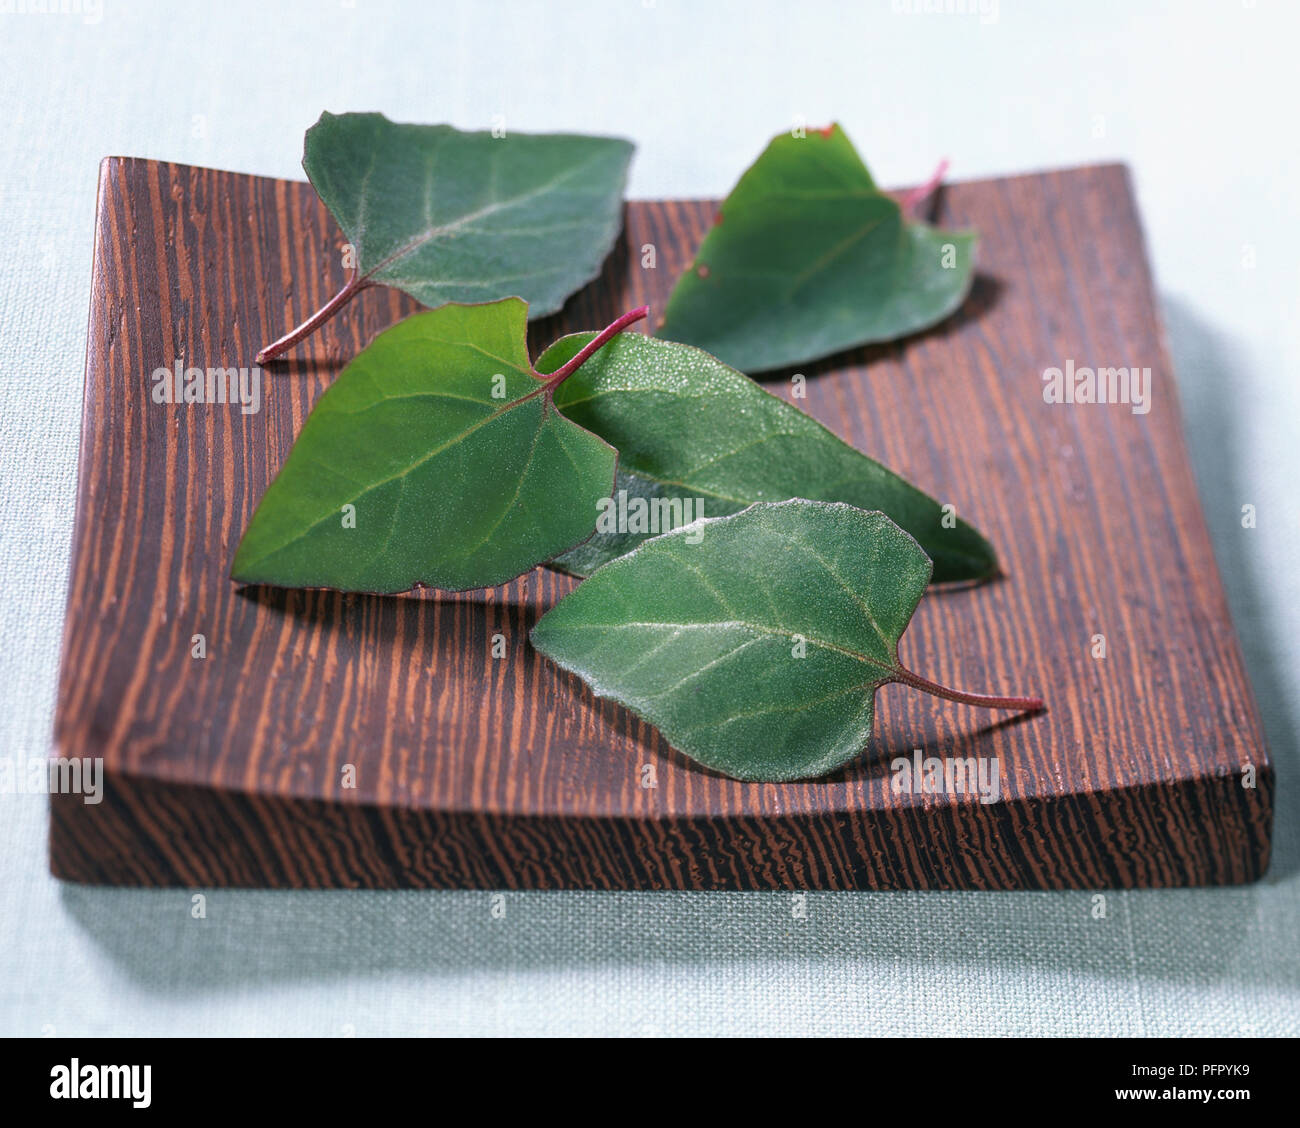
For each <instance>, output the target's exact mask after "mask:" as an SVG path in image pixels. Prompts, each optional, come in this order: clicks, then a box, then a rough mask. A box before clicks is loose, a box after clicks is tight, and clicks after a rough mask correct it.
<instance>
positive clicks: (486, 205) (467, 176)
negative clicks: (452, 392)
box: [258, 113, 633, 364]
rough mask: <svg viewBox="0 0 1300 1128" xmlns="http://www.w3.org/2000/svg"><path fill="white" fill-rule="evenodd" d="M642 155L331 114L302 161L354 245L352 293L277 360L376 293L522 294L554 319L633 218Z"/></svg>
mask: <svg viewBox="0 0 1300 1128" xmlns="http://www.w3.org/2000/svg"><path fill="white" fill-rule="evenodd" d="M632 150H633V146H632V144H631V142H629V141H623V140H621V139H619V138H614V137H585V136H580V135H577V134H564V133H550V134H542V133H539V134H528V133H506V134H504V135H502V136H496V137H494V136H493V135H492V134H491V133H487V132H485V133H463V132H461V131H460V130H458V129H453V128H452V127H451V126H449V125H406V124H399V123H396V122H391V121H389V120H388V119H387V118H386V117H384V115H383V114H330V113H324V114H321V117H320V120H319V121H318V122H317V123H316V124H315V125H313V126H312V127H311V128H310V129H309V130H308V131H307V138H306V143H305V145H304V151H303V159H302V165H303V168H304V169H305V170H306V172H307V176H308V178H309V179H310V180H311V182H312V185H313V186H314V187H315V189H316V191H317V193H318V194H319V196H320V198H321V199H322V200H323V201H324V203H325V206H326V207H328V208H329V210H330V213H331V214H332V215H333V216H334V218H335V220H337V221H338V225H339V226H340V227H341V228H342V229H343V233H344V235H345V236H346V237H347V240H348V242H349V243H350V244H351V246H352V252H353V256H354V260H355V271H354V273H353V275H352V277H351V279H350V280H349V281H348V283H347V285H346V286H345V287H344V288H343V290H342V291H341V292H340V293H339V294H338V295H337V296H336V297H334V298H333V299H332V300H331V301H330V302H329V303H327V304H326V305H325V306H324V307H323V308H322V309H321V310H319V311H318V312H317V313H316V314H314V315H313V316H312V317H311V318H309V319H308V320H307V321H306V322H304V323H303V324H302V325H301V326H299V327H298V328H297V329H295V330H293V331H292V332H291V333H289V334H287V335H286V336H285V337H282V338H281V339H280V340H279V341H276V342H275V343H274V344H272V345H268V346H267V347H266V348H265V349H263V350H262V351H261V353H259V354H258V363H259V364H263V363H266V362H267V361H268V360H272V359H274V358H275V357H277V356H279V355H280V354H281V353H283V352H285V351H286V350H287V349H288V348H290V347H291V346H292V345H294V344H296V343H297V342H298V341H300V340H302V339H303V338H304V337H306V336H307V335H309V334H310V333H311V332H313V331H314V330H315V329H317V328H318V327H319V326H320V325H322V324H323V323H324V322H325V321H327V320H329V318H330V317H332V316H333V315H334V314H335V313H336V312H337V311H338V309H339V308H341V307H342V306H343V305H344V304H346V302H347V301H348V300H350V299H351V298H352V297H353V296H354V295H355V294H356V293H358V292H359V291H361V290H362V289H364V288H366V287H367V286H371V285H375V284H381V285H385V286H394V287H396V288H397V289H399V290H403V291H405V292H406V293H408V294H410V295H411V296H412V297H413V298H415V299H416V300H417V301H420V302H422V303H423V304H424V305H427V306H440V305H443V304H445V303H448V302H484V301H492V300H494V299H497V298H503V297H507V296H509V295H517V296H519V297H521V298H523V299H524V301H526V302H528V303H529V316H531V317H541V316H543V315H545V314H550V313H554V312H555V311H556V310H558V309H559V308H560V306H562V305H563V304H564V300H565V299H566V298H567V297H568V296H569V295H570V294H572V293H573V292H574V291H576V290H578V289H579V288H581V287H582V286H583V285H584V284H585V283H587V282H589V281H591V280H592V279H593V278H595V277H596V275H597V274H599V273H600V265H601V263H602V262H603V261H604V259H605V256H606V255H608V254H609V252H610V249H611V248H612V247H613V245H614V241H615V239H616V238H617V237H618V233H619V230H620V229H621V227H622V223H623V199H622V197H623V187H624V184H625V182H626V180H627V167H628V162H629V161H630V160H631V158H632Z"/></svg>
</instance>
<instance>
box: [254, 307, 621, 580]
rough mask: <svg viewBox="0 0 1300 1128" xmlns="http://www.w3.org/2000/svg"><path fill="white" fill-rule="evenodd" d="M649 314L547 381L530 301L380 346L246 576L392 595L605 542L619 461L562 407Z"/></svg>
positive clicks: (334, 395)
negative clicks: (567, 387) (570, 390)
mask: <svg viewBox="0 0 1300 1128" xmlns="http://www.w3.org/2000/svg"><path fill="white" fill-rule="evenodd" d="M646 313H647V309H646V307H644V306H643V307H641V308H640V309H636V310H633V311H632V312H630V313H626V314H624V315H623V316H622V317H620V318H619V319H618V320H617V321H615V322H614V323H613V324H612V325H610V326H609V327H608V328H607V329H605V330H603V331H602V332H601V333H599V334H597V336H596V337H594V338H593V339H592V340H591V341H590V342H589V343H588V344H587V346H586V347H585V348H584V349H583V350H582V351H581V352H580V353H578V354H577V355H575V356H574V357H573V359H572V360H571V361H569V362H568V363H567V364H565V365H564V366H562V367H561V368H558V369H556V370H555V371H554V372H551V373H548V374H541V373H539V372H537V371H535V370H534V369H533V367H532V365H531V363H530V362H529V359H528V350H527V345H526V343H525V336H526V321H527V307H526V306H525V304H524V303H523V302H522V301H520V300H519V299H518V298H506V299H505V300H503V301H499V302H492V303H489V304H486V305H447V306H443V307H442V308H440V309H436V310H432V311H430V312H428V313H419V314H415V315H414V316H412V317H408V318H407V319H406V320H405V321H402V322H399V323H398V324H397V325H395V326H393V327H392V328H391V329H388V330H386V331H385V332H383V333H381V334H380V335H379V336H378V337H376V338H375V340H374V342H373V343H372V344H371V345H370V346H369V347H368V348H366V349H365V350H364V351H362V352H361V353H360V354H358V355H357V357H356V358H355V359H354V360H353V361H352V362H351V363H350V364H349V365H348V366H347V367H346V368H345V369H344V370H343V372H342V373H340V375H339V377H338V379H336V380H335V381H334V383H333V384H331V385H330V387H329V388H328V389H327V390H326V391H325V393H324V394H323V395H322V396H321V397H320V399H319V400H318V401H317V402H316V405H315V406H314V407H313V408H312V412H311V414H310V415H309V416H308V418H307V421H306V423H304V424H303V427H302V431H301V432H300V433H299V435H298V438H297V440H296V441H295V443H294V445H293V449H292V450H290V452H289V457H288V458H287V459H286V460H285V463H284V466H283V468H282V469H281V470H280V473H279V475H278V476H277V477H276V479H275V481H273V482H272V483H271V485H270V486H269V487H268V488H267V490H266V493H265V494H264V495H263V497H262V500H261V502H260V503H259V504H258V507H257V511H256V512H255V513H254V514H253V519H252V521H251V522H250V523H249V526H248V529H247V531H246V532H245V533H244V537H243V540H242V541H240V544H239V549H238V551H237V552H236V553H235V561H234V567H233V569H232V576H233V578H234V579H235V580H237V581H240V582H243V583H259V584H274V585H277V586H281V587H325V588H338V589H341V590H345V591H368V592H381V593H393V592H402V591H409V590H410V589H412V588H414V587H417V586H423V587H437V588H443V589H446V590H450V591H462V590H465V589H468V588H479V587H490V586H493V585H495V584H500V583H504V582H505V581H507V580H510V579H513V578H514V577H515V576H518V575H520V574H521V573H523V572H525V571H527V570H528V569H529V568H532V567H533V566H534V565H537V564H541V563H544V562H545V561H547V560H550V559H551V558H552V557H554V556H557V555H559V554H560V553H562V552H564V551H565V550H567V549H571V548H573V547H574V546H575V545H577V544H579V543H581V542H582V541H583V540H585V539H586V538H587V537H589V536H591V535H592V533H593V532H594V531H595V528H596V521H597V518H598V517H599V515H600V510H601V503H602V502H603V501H604V500H606V499H608V498H609V496H610V494H611V493H612V492H613V489H614V478H615V463H616V460H617V454H616V452H615V450H614V448H613V447H611V446H610V445H609V444H608V443H606V442H605V441H604V440H603V439H601V438H599V437H597V436H596V435H593V434H592V433H591V432H590V431H588V430H586V429H584V428H583V427H581V426H579V425H578V424H577V423H574V422H572V421H571V420H569V419H566V418H565V417H564V416H563V415H561V414H560V412H559V411H558V410H557V409H556V407H555V402H554V398H553V397H554V394H555V390H556V388H558V387H559V386H560V385H561V384H562V383H563V382H564V381H565V380H566V379H567V378H568V377H569V376H570V375H571V374H572V373H573V372H575V371H576V370H577V368H578V366H579V365H580V364H582V362H583V361H584V360H586V359H587V358H588V357H590V356H591V355H592V353H594V352H595V351H596V350H597V349H599V348H601V347H602V346H603V345H605V344H606V343H607V342H608V341H610V340H611V339H612V338H613V337H615V336H616V335H617V334H618V333H620V332H622V331H623V330H624V329H626V328H627V327H628V326H629V325H632V324H634V323H635V322H637V321H639V320H641V319H642V318H643V317H645V316H646Z"/></svg>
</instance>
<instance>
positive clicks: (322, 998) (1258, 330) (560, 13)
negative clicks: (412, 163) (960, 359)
mask: <svg viewBox="0 0 1300 1128" xmlns="http://www.w3.org/2000/svg"><path fill="white" fill-rule="evenodd" d="M850 7H851V8H852V9H853V11H852V12H849V11H847V9H849V8H850ZM940 7H942V5H940ZM44 8H52V9H54V11H38V10H33V9H44ZM925 8H926V5H925V4H924V2H923V0H914V2H911V0H879V2H877V3H874V4H861V5H852V6H850V5H843V4H832V3H804V4H801V5H798V6H797V10H796V9H793V8H788V7H786V6H784V5H776V4H771V5H764V4H759V3H755V2H753V0H750V2H748V3H705V4H701V3H688V2H687V0H616V2H609V0H604V2H596V0H593V2H591V3H570V4H556V5H552V6H543V5H538V4H524V3H520V4H491V3H464V4H436V3H435V4H430V3H411V4H409V5H401V4H396V3H382V2H380V0H354V2H351V3H349V2H346V0H345V2H343V3H339V2H337V0H335V2H333V3H321V4H318V5H310V4H299V3H292V4H291V3H276V4H267V3H264V2H260V0H255V2H242V0H241V2H223V3H219V4H216V3H214V4H198V3H186V4H170V5H168V4H162V3H157V4H155V3H128V2H127V0H102V3H98V2H96V0H46V2H45V3H42V2H41V0H0V248H3V250H4V252H5V257H4V267H3V270H0V542H2V543H0V756H9V757H16V758H21V757H28V756H43V755H45V754H46V753H47V751H48V749H49V741H50V728H51V719H52V715H53V708H54V699H55V678H56V670H57V663H58V654H59V641H60V632H61V628H62V618H63V601H64V595H65V584H66V575H67V563H68V545H69V538H70V534H71V526H72V512H73V497H74V485H75V467H76V455H77V447H78V431H79V422H80V406H81V382H82V369H83V355H84V348H85V321H86V311H87V308H88V301H89V283H90V260H91V238H92V231H93V216H94V205H95V181H96V170H97V165H98V161H99V159H100V158H101V157H103V156H104V155H106V154H109V153H114V154H125V155H132V156H145V157H155V158H162V159H168V160H176V161H183V162H189V163H194V164H205V165H211V166H215V167H220V168H227V169H234V170H239V171H245V172H255V173H261V174H265V175H272V176H300V175H301V173H300V170H299V167H298V156H299V154H300V152H301V140H302V132H303V130H304V129H305V128H306V126H308V125H309V124H310V123H311V122H312V121H314V120H315V118H316V117H317V115H318V114H319V113H320V111H321V110H322V109H325V108H328V109H331V110H335V111H342V110H347V109H378V110H383V111H385V112H386V113H388V114H389V116H391V117H394V118H397V119H399V120H414V121H443V120H446V121H451V122H453V123H455V124H457V125H460V126H462V127H467V128H484V127H487V126H489V125H491V124H492V123H493V120H494V118H496V117H497V115H500V116H502V117H503V118H504V120H505V122H506V124H507V127H508V128H517V129H523V130H530V129H531V130H538V129H568V130H578V131H589V132H615V133H620V134H623V135H625V136H629V137H631V138H633V139H634V140H635V141H637V143H638V145H639V149H638V153H637V158H636V163H635V165H634V170H633V179H632V184H631V192H632V194H633V195H635V196H641V197H655V196H703V195H721V194H723V193H725V191H726V190H727V188H728V187H729V186H730V184H731V183H732V182H733V181H734V179H735V177H736V176H737V175H738V174H739V172H740V171H741V170H742V169H743V168H744V167H745V166H746V165H747V164H748V163H749V162H750V161H751V160H752V159H753V157H754V156H755V155H756V154H757V153H758V151H759V150H760V149H761V147H762V146H763V144H764V143H765V142H766V140H767V139H768V137H769V136H770V135H771V134H773V133H775V132H777V131H778V130H780V129H783V128H787V127H788V125H789V123H791V122H793V121H794V120H795V119H796V117H801V118H803V119H804V120H805V121H807V122H808V123H810V124H821V123H822V122H824V121H827V120H831V119H832V118H835V119H838V120H840V121H841V122H842V123H843V124H844V125H845V127H846V129H847V130H848V131H849V133H850V135H851V136H852V137H853V138H854V139H855V140H856V141H857V142H858V143H859V145H860V146H861V148H862V149H863V151H864V153H865V155H866V157H867V158H868V159H869V161H870V163H871V167H872V169H873V171H874V172H875V173H876V174H877V175H878V177H879V178H880V179H881V180H882V182H884V183H889V184H906V183H915V182H919V181H920V180H922V179H923V178H924V177H925V175H926V174H927V173H928V172H929V170H930V168H931V167H932V166H933V164H934V163H935V162H936V160H937V159H938V158H939V157H941V156H945V155H947V156H950V157H952V158H953V159H954V169H953V174H954V175H955V176H958V177H974V176H987V175H997V174H1001V173H1011V172H1017V171H1024V170H1027V169H1031V168H1041V167H1045V166H1054V165H1068V164H1078V163H1084V162H1088V161H1095V160H1111V159H1125V160H1128V161H1129V162H1130V163H1131V164H1132V166H1133V169H1134V175H1135V180H1136V184H1137V188H1138V191H1139V197H1140V204H1141V206H1142V209H1143V215H1144V219H1145V222H1146V225H1147V232H1148V238H1149V241H1150V246H1151V253H1152V257H1153V259H1154V266H1155V273H1156V277H1157V279H1158V283H1159V285H1160V287H1161V297H1162V302H1163V305H1164V309H1165V314H1166V322H1167V328H1168V332H1169V337H1170V343H1171V346H1172V349H1173V353H1174V357H1175V361H1176V364H1177V368H1178V376H1179V380H1180V384H1181V387H1182V395H1183V409H1184V413H1185V416H1186V423H1187V429H1188V435H1189V439H1190V441H1191V444H1192V448H1193V456H1194V459H1195V462H1196V465H1197V472H1198V477H1199V480H1200V485H1201V492H1202V497H1203V499H1204V503H1205V506H1206V512H1207V517H1208V519H1209V522H1210V525H1211V529H1212V531H1213V533H1214V536H1215V542H1216V550H1217V553H1218V556H1219V561H1220V564H1221V566H1222V568H1223V571H1224V574H1225V580H1226V583H1227V585H1228V590H1229V595H1230V597H1231V600H1232V606H1233V611H1234V614H1235V616H1236V620H1237V625H1238V629H1239V631H1240V633H1241V635H1242V642H1243V646H1244V649H1245V652H1246V657H1247V661H1248V664H1249V668H1250V671H1251V676H1252V678H1253V680H1254V684H1255V688H1256V692H1257V694H1258V696H1259V699H1260V704H1261V707H1262V710H1263V713H1264V720H1265V724H1266V727H1267V730H1268V734H1269V738H1270V742H1271V745H1272V750H1273V754H1274V756H1275V758H1276V761H1277V765H1278V772H1279V775H1280V793H1279V798H1278V826H1277V835H1276V847H1277V848H1276V853H1275V860H1274V865H1273V868H1272V870H1271V872H1270V875H1269V877H1268V878H1267V879H1266V880H1265V881H1263V882H1262V883H1260V884H1258V885H1255V886H1251V887H1246V888H1235V889H1220V890H1182V891H1167V892H1166V891H1159V892H1144V893H1129V894H1111V895H1110V896H1109V904H1108V908H1109V912H1108V914H1107V917H1106V918H1105V919H1104V920H1097V919H1094V918H1093V916H1092V912H1091V909H1092V896H1091V894H1088V893H1065V894H1019V895H1007V894H888V895H871V894H851V895H850V894H814V895H810V896H809V897H808V898H807V901H806V906H805V907H806V915H805V916H804V917H803V918H802V919H801V918H799V917H797V916H796V915H795V914H794V912H793V911H792V908H793V905H792V899H791V897H790V896H789V895H788V894H762V895H742V894H734V895H705V894H690V895H676V894H671V895H670V894H618V895H598V894H512V895H508V896H507V897H506V899H505V902H504V906H505V910H506V911H505V915H504V917H502V918H500V919H497V918H494V916H493V915H492V913H491V904H490V895H489V894H486V893H451V894H448V893H402V894H392V893H362V894H357V893H323V894H321V893H316V894H313V893H269V892H268V893H249V892H242V893H240V892H225V891H221V890H215V891H214V890H208V891H206V892H207V895H208V902H207V918H206V919H204V920H194V919H191V916H190V912H189V908H190V899H189V898H190V895H189V892H187V891H173V892H143V891H114V890H98V889H87V888H80V887H71V886H70V887H62V886H60V885H59V884H58V883H56V882H55V881H53V880H52V879H51V878H50V877H49V876H48V873H47V872H46V856H45V826H46V803H45V800H44V799H43V798H42V797H32V796H23V795H19V796H15V795H0V1033H4V1034H31V1035H38V1034H41V1033H50V1032H54V1033H58V1034H80V1033H94V1034H113V1033H121V1034H132V1033H134V1034H146V1033H147V1034H163V1033H200V1034H236V1033H248V1034H280V1033H309V1034H349V1033H355V1034H358V1035H368V1034H401V1033H411V1032H430V1033H433V1032H439V1033H536V1032H555V1033H610V1034H621V1033H630V1034H652V1033H697V1034H722V1033H731V1032H752V1031H765V1032H771V1033H781V1034H798V1033H808V1032H825V1033H836V1032H848V1033H878V1032H879V1033H884V1032H893V1033H901V1034H916V1035H927V1034H946V1033H1057V1034H1089V1033H1100V1034H1176V1033H1195V1034H1221V1033H1226V1034H1237V1033H1261V1034H1284V1033H1288V1034H1297V1033H1300V939H1298V938H1300V834H1298V833H1297V815H1298V814H1300V811H1298V810H1297V808H1298V807H1300V789H1297V787H1296V778H1295V777H1296V770H1297V767H1298V766H1300V765H1298V763H1297V760H1298V757H1297V741H1296V724H1297V719H1298V717H1297V707H1296V702H1297V700H1300V644H1298V643H1297V641H1296V640H1297V639H1298V638H1300V567H1297V565H1298V564H1300V496H1298V495H1297V491H1296V486H1295V483H1296V481H1297V480H1300V443H1297V442H1296V435H1295V432H1296V427H1297V424H1300V330H1298V329H1297V326H1300V224H1298V223H1297V222H1296V221H1297V218H1298V214H1297V213H1298V210H1300V209H1298V205H1297V203H1296V185H1297V183H1300V151H1298V147H1297V146H1296V145H1295V143H1294V129H1293V125H1292V123H1291V121H1290V115H1291V114H1292V112H1293V109H1294V107H1295V105H1296V104H1297V103H1298V102H1300V97H1298V94H1300V91H1298V90H1297V86H1298V85H1300V84H1298V83H1297V79H1296V69H1297V68H1296V67H1295V64H1294V59H1293V58H1292V57H1291V56H1292V54H1293V52H1294V44H1295V42H1296V37H1297V32H1300V20H1298V19H1297V17H1296V15H1295V14H1294V9H1293V8H1292V7H1291V6H1289V5H1287V4H1285V3H1283V2H1282V0H1278V2H1276V3H1270V2H1269V0H1258V2H1257V3H1249V4H1242V3H1237V2H1235V0H1232V2H1229V0H1225V2H1223V3H1205V4H1202V5H1196V4H1190V3H1178V4H1169V5H1157V4H1103V3H1093V4H1086V5H1085V4H1070V5H1060V4H1041V5H1040V4H1033V3H1029V2H1027V0H1001V3H996V2H992V0H985V2H983V3H977V2H974V0H972V2H971V3H968V4H965V5H952V4H950V5H948V8H949V9H954V11H950V12H948V13H946V14H945V13H944V12H935V13H933V14H927V12H926V11H925V10H924V9H925ZM60 9H62V10H60ZM764 9H767V10H768V12H767V14H766V15H765V14H764ZM968 9H969V11H968ZM1244 504H1251V505H1254V506H1255V507H1256V511H1257V514H1258V526H1257V527H1256V528H1254V529H1243V528H1242V527H1241V522H1240V512H1241V507H1242V505H1244ZM1230 738H1231V734H1225V739H1230Z"/></svg>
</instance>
